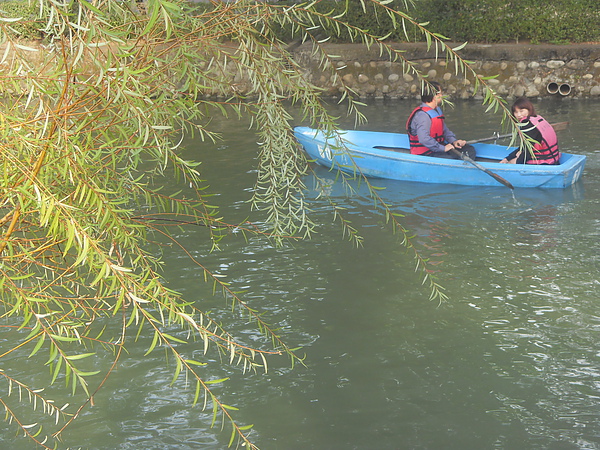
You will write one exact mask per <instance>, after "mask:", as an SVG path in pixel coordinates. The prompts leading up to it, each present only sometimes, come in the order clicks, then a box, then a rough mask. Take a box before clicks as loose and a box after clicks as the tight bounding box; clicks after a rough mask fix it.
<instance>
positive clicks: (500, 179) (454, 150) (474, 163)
mask: <svg viewBox="0 0 600 450" xmlns="http://www.w3.org/2000/svg"><path fill="white" fill-rule="evenodd" d="M450 151H451V152H452V153H454V154H455V155H457V156H460V157H461V158H462V159H463V160H464V161H467V162H470V163H471V164H473V165H474V166H475V167H477V168H478V169H479V170H481V171H483V172H485V173H486V174H488V175H489V176H490V177H492V178H493V179H494V180H496V181H497V182H499V183H502V184H503V185H504V186H506V187H507V188H510V189H514V186H513V185H512V184H510V183H509V182H508V181H506V180H505V179H504V178H502V177H501V176H500V175H498V174H497V173H494V172H492V171H491V170H488V169H486V168H485V167H483V166H482V165H481V164H479V163H478V162H476V161H473V160H472V159H471V158H469V157H468V156H467V155H465V154H464V153H462V152H459V151H458V150H456V149H455V148H452V149H451V150H450Z"/></svg>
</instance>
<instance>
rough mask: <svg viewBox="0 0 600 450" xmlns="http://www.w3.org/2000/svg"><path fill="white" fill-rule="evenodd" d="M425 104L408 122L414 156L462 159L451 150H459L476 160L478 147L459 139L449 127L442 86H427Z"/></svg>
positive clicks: (424, 91) (424, 94) (433, 84)
mask: <svg viewBox="0 0 600 450" xmlns="http://www.w3.org/2000/svg"><path fill="white" fill-rule="evenodd" d="M421 101H422V103H421V105H420V106H418V107H417V108H415V109H414V110H413V112H412V113H411V114H410V116H409V117H408V120H407V121H406V131H407V133H408V138H409V141H410V152H411V153H412V154H413V155H425V156H435V157H437V158H455V159H460V157H459V156H458V155H456V154H455V153H453V152H451V151H450V150H452V149H453V148H456V149H457V150H459V151H460V152H463V153H466V154H467V156H468V157H469V158H471V159H475V148H473V146H472V145H469V144H467V142H466V141H464V140H462V139H457V138H456V136H455V135H454V133H453V132H452V131H450V130H449V129H448V127H447V126H446V123H445V121H444V119H445V118H444V114H443V112H442V109H441V108H440V105H441V104H442V101H443V93H442V88H441V86H440V84H439V83H436V82H431V83H429V85H425V87H424V90H423V92H422V95H421Z"/></svg>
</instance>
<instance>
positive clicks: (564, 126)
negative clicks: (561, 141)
mask: <svg viewBox="0 0 600 450" xmlns="http://www.w3.org/2000/svg"><path fill="white" fill-rule="evenodd" d="M551 125H552V128H554V131H562V130H566V129H567V128H568V127H569V122H558V123H553V124H551ZM511 136H512V133H508V134H496V135H494V136H490V137H486V138H483V139H475V140H473V141H467V144H477V143H478V142H485V141H495V140H496V139H503V138H507V137H511Z"/></svg>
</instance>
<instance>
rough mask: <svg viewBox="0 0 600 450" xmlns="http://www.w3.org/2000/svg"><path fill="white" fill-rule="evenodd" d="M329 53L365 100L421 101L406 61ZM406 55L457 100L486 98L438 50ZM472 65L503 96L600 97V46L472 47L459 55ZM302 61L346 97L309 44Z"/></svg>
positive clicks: (331, 91) (350, 47)
mask: <svg viewBox="0 0 600 450" xmlns="http://www.w3.org/2000/svg"><path fill="white" fill-rule="evenodd" d="M328 47H329V48H328V49H327V50H328V52H329V53H330V54H333V55H336V57H335V58H334V59H333V60H332V64H333V65H334V67H336V68H337V69H338V73H339V75H340V76H341V77H342V79H343V81H344V83H345V84H347V85H348V86H350V87H351V88H352V89H354V90H355V91H356V92H357V93H358V94H359V95H360V96H361V97H374V98H386V97H387V98H416V97H419V95H420V82H419V80H417V79H416V77H415V76H414V75H412V74H410V73H404V70H403V65H402V63H401V62H390V61H389V58H388V59H387V60H386V58H385V56H382V55H380V54H379V51H378V49H376V48H375V47H374V46H373V47H372V48H371V49H367V48H366V47H365V46H363V45H360V44H339V45H336V44H331V45H329V46H328ZM396 48H398V49H401V50H403V51H404V53H403V56H404V57H405V58H406V59H407V60H410V61H413V62H415V63H416V68H417V69H418V70H419V71H421V72H422V73H423V74H426V75H428V79H430V80H432V81H438V82H440V83H441V84H442V85H443V87H444V89H445V91H446V93H448V94H450V95H451V96H452V97H454V98H462V99H466V98H471V97H473V96H475V97H478V96H481V92H479V93H475V92H474V91H475V89H474V80H473V77H472V76H470V75H469V76H467V77H465V76H464V74H462V73H459V74H458V75H457V74H456V72H455V67H454V63H453V62H448V61H446V60H445V58H444V55H443V54H440V56H439V58H438V59H436V58H435V49H431V50H430V51H427V48H426V46H425V45H424V44H397V45H396ZM459 54H460V55H461V57H462V58H463V59H465V60H468V61H472V62H473V64H472V67H473V68H474V69H475V71H476V72H477V73H478V74H480V75H483V76H497V77H496V78H494V79H491V80H489V81H488V83H489V84H490V85H491V86H492V88H493V89H494V90H495V91H496V92H497V93H498V94H500V95H501V96H503V97H506V98H514V97H520V96H522V95H525V96H527V97H531V98H535V97H547V96H560V97H565V98H589V97H594V98H598V99H600V44H588V45H586V44H576V45H531V44H494V45H482V44H479V45H477V44H471V45H467V47H466V48H464V49H462V50H460V51H459ZM295 57H296V59H297V60H298V61H299V62H300V63H301V64H302V66H303V67H304V68H305V69H306V76H307V77H308V78H309V79H310V81H311V82H312V83H314V84H316V85H317V86H319V87H321V88H323V89H324V94H325V95H331V96H336V95H339V94H340V88H341V86H340V82H337V83H336V82H335V79H334V78H333V77H332V76H331V73H330V72H326V71H325V72H323V71H322V70H320V68H319V60H318V59H317V57H316V56H314V55H313V53H312V51H311V48H310V47H309V45H308V44H305V45H303V46H301V47H299V48H297V49H296V50H295Z"/></svg>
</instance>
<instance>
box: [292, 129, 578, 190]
mask: <svg viewBox="0 0 600 450" xmlns="http://www.w3.org/2000/svg"><path fill="white" fill-rule="evenodd" d="M294 135H295V137H296V139H297V140H298V142H299V143H300V144H301V145H302V147H303V148H304V150H305V151H306V153H307V154H308V156H309V158H310V159H314V160H315V161H316V162H317V163H319V164H321V165H323V166H325V167H333V168H337V169H340V170H343V171H345V172H349V173H362V174H363V175H366V176H368V177H376V178H387V179H392V180H404V181H418V182H422V183H447V184H459V185H467V186H500V183H499V182H498V180H497V179H495V178H493V177H492V176H490V175H489V174H488V173H486V172H485V171H484V170H482V169H485V170H487V171H489V172H492V173H493V174H496V175H497V176H499V177H501V178H503V179H504V180H505V181H506V182H508V183H510V184H511V185H512V186H514V187H523V188H534V187H542V188H566V187H568V186H571V185H572V184H573V183H575V182H577V181H578V180H579V179H580V178H581V176H582V174H583V169H584V166H585V160H586V157H585V156H584V155H575V154H570V153H562V156H561V158H560V164H558V165H536V164H500V163H499V161H500V160H502V159H503V158H504V157H505V156H506V155H508V154H509V153H510V152H511V151H512V150H513V149H514V147H507V146H504V145H497V144H486V143H474V144H473V146H474V147H475V150H476V151H477V160H476V164H477V165H478V166H479V168H478V167H475V165H473V164H471V163H470V162H467V161H463V160H459V159H445V158H432V157H430V156H419V155H411V154H410V151H409V150H408V148H409V143H408V135H406V134H402V133H388V132H379V131H357V130H338V131H337V132H336V133H335V134H333V135H331V136H326V135H325V134H324V133H323V132H321V131H318V130H315V129H313V128H308V127H296V128H294Z"/></svg>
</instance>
